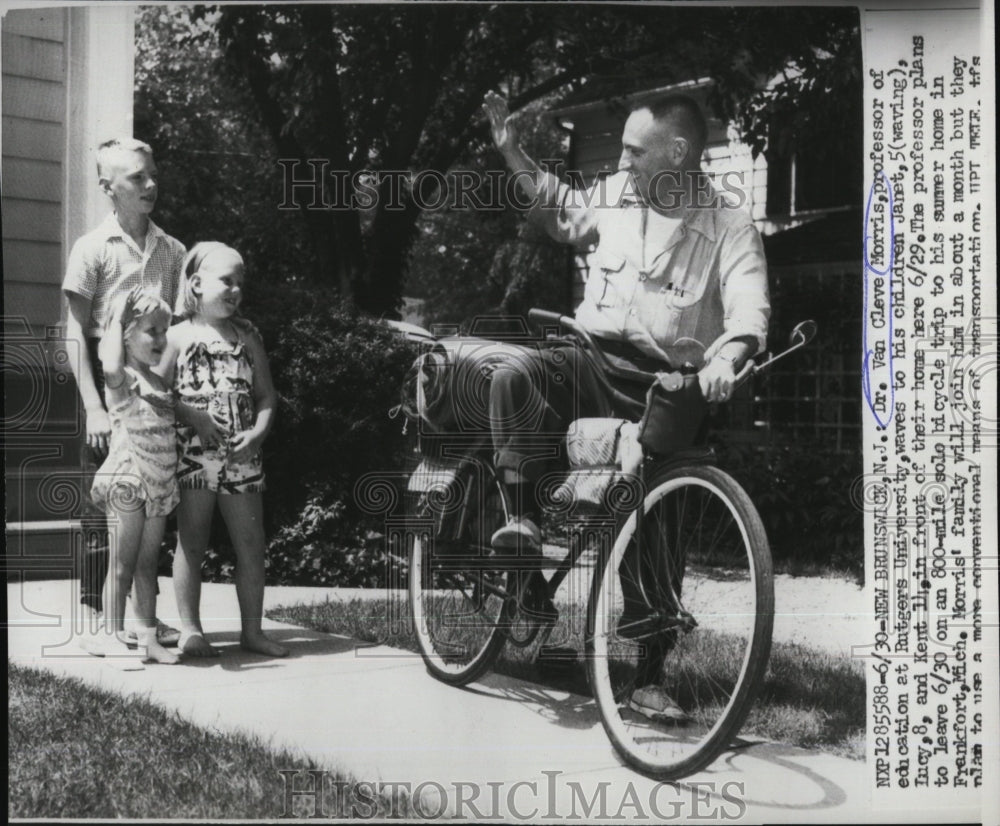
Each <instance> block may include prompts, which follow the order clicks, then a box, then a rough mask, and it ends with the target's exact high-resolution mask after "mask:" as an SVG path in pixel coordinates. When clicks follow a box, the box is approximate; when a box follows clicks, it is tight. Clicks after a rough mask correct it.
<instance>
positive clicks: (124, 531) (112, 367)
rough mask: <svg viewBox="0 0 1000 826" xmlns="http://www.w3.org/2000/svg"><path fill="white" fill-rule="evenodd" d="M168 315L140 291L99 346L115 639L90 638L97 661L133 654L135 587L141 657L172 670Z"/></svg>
mask: <svg viewBox="0 0 1000 826" xmlns="http://www.w3.org/2000/svg"><path fill="white" fill-rule="evenodd" d="M169 326H170V308H169V307H168V306H167V305H166V303H165V302H164V301H163V300H162V299H161V298H160V297H159V296H157V295H155V294H153V293H150V292H143V291H142V290H141V288H138V287H137V288H136V289H134V290H132V291H131V292H129V293H127V294H124V295H122V296H119V298H117V299H116V300H115V302H114V304H113V306H112V310H111V313H110V315H109V317H108V322H107V326H106V328H105V331H104V334H103V336H102V338H101V344H100V351H99V353H100V359H101V364H102V366H103V369H104V387H105V389H104V394H105V400H106V403H107V407H108V416H109V418H110V420H111V443H110V447H109V450H108V456H107V458H106V459H105V460H104V464H102V465H101V468H100V470H98V471H97V474H96V476H95V478H94V484H93V487H92V489H91V496H92V497H93V499H94V502H95V503H96V504H97V505H99V506H103V507H105V508H106V510H107V514H108V524H109V526H110V527H111V531H110V542H109V564H108V574H107V577H106V579H105V581H104V594H103V596H102V600H103V605H104V623H105V627H106V630H107V631H109V632H111V633H109V634H100V633H99V634H96V635H93V636H90V637H85V638H84V640H83V641H82V642H83V647H84V648H85V649H86V650H87V651H89V652H90V653H91V654H95V655H97V656H108V655H116V654H128V648H127V647H126V641H125V639H124V638H123V634H124V618H125V598H126V596H127V595H128V593H129V590H130V589H131V588H132V585H133V579H134V582H135V615H136V620H137V623H138V640H139V655H140V656H141V657H142V658H143V659H144V660H145V661H146V662H158V663H167V664H174V663H176V662H177V656H176V655H175V654H172V653H170V652H169V651H167V650H166V649H165V648H164V647H163V646H161V645H160V643H159V642H158V641H157V638H156V619H155V617H156V565H157V559H158V557H159V553H160V543H161V542H162V540H163V531H164V528H165V526H166V521H167V514H169V513H170V511H172V510H173V509H174V508H175V507H176V506H177V502H178V499H179V496H178V490H177V481H176V477H175V474H176V471H177V441H176V436H175V433H174V400H173V393H172V392H171V389H170V385H169V384H167V383H165V382H164V380H163V379H162V378H160V376H158V375H157V374H156V373H154V372H153V370H152V367H153V366H155V365H156V364H157V363H159V361H160V358H161V357H162V354H163V352H164V349H165V348H166V345H167V338H166V334H167V328H168V327H169Z"/></svg>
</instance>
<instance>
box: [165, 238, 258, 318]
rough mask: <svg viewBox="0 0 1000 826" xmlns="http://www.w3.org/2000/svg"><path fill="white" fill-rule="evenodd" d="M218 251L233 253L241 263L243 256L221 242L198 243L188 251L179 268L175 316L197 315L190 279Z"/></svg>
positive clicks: (189, 316) (196, 302)
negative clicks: (179, 284)
mask: <svg viewBox="0 0 1000 826" xmlns="http://www.w3.org/2000/svg"><path fill="white" fill-rule="evenodd" d="M220 250H229V251H230V252H232V253H235V254H236V256H237V257H238V258H239V259H240V260H241V261H242V260H243V256H242V255H240V254H239V252H237V251H236V250H234V249H233V248H232V247H231V246H229V245H228V244H223V243H222V242H221V241H199V242H198V243H197V244H195V245H194V246H193V247H191V249H190V250H189V251H188V254H187V257H185V259H184V264H183V266H182V267H181V289H180V296H179V301H178V304H179V305H180V306H179V308H178V312H177V315H179V316H181V317H182V318H191V316H193V315H197V313H198V310H199V307H200V303H199V299H198V296H196V295H195V294H194V285H193V284H192V279H193V277H194V276H195V275H196V274H197V273H198V270H200V269H201V265H202V264H203V263H204V261H205V259H206V258H207V257H208V256H209V255H210V254H212V253H213V252H219V251H220Z"/></svg>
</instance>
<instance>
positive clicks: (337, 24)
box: [147, 4, 861, 315]
mask: <svg viewBox="0 0 1000 826" xmlns="http://www.w3.org/2000/svg"><path fill="white" fill-rule="evenodd" d="M198 15H200V17H199V16H198ZM198 15H195V16H194V17H193V18H191V21H189V22H190V23H191V24H193V25H195V26H196V27H202V28H206V27H207V29H208V30H210V32H211V37H212V38H214V37H216V36H217V40H211V38H210V37H209V36H208V35H206V34H205V32H204V31H198V32H197V33H196V34H195V35H194V36H193V37H191V38H189V39H187V40H185V39H183V38H182V39H181V41H180V42H181V45H184V46H190V45H192V44H196V45H198V47H199V48H200V49H201V54H202V56H203V57H204V58H205V59H206V60H205V63H206V65H207V66H210V68H208V69H205V70H204V71H207V72H209V73H211V78H210V80H211V82H210V83H209V84H208V86H209V87H210V89H211V87H213V86H214V87H215V88H216V89H221V88H223V87H221V86H220V85H219V74H218V71H217V69H216V67H215V65H214V64H213V63H212V61H218V62H219V63H222V64H224V65H225V67H226V68H227V73H226V85H225V88H226V89H229V90H232V94H231V95H229V96H228V99H225V100H219V99H217V100H216V101H215V103H216V104H218V105H220V106H222V107H223V109H226V107H228V109H229V110H230V111H232V110H233V109H234V107H235V108H237V109H239V115H238V116H235V115H234V116H233V117H234V120H233V124H234V125H235V124H236V123H237V122H238V123H239V125H240V127H241V128H242V129H243V130H244V131H243V133H242V134H243V136H244V139H245V145H244V149H243V150H242V151H244V152H245V151H247V150H246V147H247V146H255V147H257V148H256V149H254V150H251V151H250V152H249V154H251V155H252V154H253V153H254V152H255V151H256V152H258V153H259V157H262V158H268V159H269V161H272V159H273V161H277V160H278V159H287V160H290V161H298V162H299V164H300V165H299V167H297V170H296V174H297V175H298V176H300V177H305V176H308V175H310V174H312V171H311V167H309V166H308V165H307V162H308V161H309V160H311V159H322V160H323V161H325V162H327V163H326V170H327V172H328V173H330V177H328V178H327V183H328V184H329V185H330V191H332V192H336V191H337V185H338V183H340V182H339V181H338V180H337V179H336V178H335V176H334V174H333V173H337V174H342V175H345V176H348V178H351V179H352V180H354V182H355V183H359V182H360V183H362V184H363V185H364V186H369V187H374V188H375V190H376V191H377V194H378V199H377V201H376V203H374V204H373V205H371V206H369V207H367V208H365V205H363V204H355V205H354V206H353V207H352V208H338V209H317V208H310V203H311V198H308V197H303V198H301V199H300V200H299V203H298V211H297V215H298V220H297V228H296V230H295V232H294V233H291V234H290V237H295V238H297V239H301V240H302V241H303V244H304V246H305V248H306V249H305V250H301V249H300V250H298V254H297V257H298V260H299V261H300V262H301V265H302V267H306V268H307V269H308V271H309V273H310V275H312V276H313V277H314V278H315V279H317V280H319V281H322V282H325V283H328V284H330V285H332V286H334V287H335V288H336V289H337V290H338V291H339V294H340V295H341V296H342V297H343V298H344V299H345V300H347V301H349V302H350V303H352V304H354V305H355V306H357V307H359V308H361V309H363V310H365V311H367V312H370V313H373V314H376V315H391V314H393V313H395V311H396V308H397V306H398V304H399V300H400V296H401V294H402V291H403V287H404V284H405V283H406V276H407V272H408V269H409V268H410V264H411V262H412V255H411V254H412V252H413V250H414V249H415V248H421V246H422V245H423V247H424V249H425V250H426V248H427V246H428V244H430V247H429V248H430V249H432V250H436V249H440V248H441V247H444V248H445V250H449V249H457V250H459V252H461V251H462V250H463V244H461V243H459V244H456V243H449V242H443V243H439V242H438V241H439V239H438V238H436V237H435V236H436V235H437V234H442V235H445V236H446V235H449V234H451V236H452V241H454V240H455V238H456V237H457V238H461V237H463V235H462V234H463V233H464V234H465V235H464V237H465V238H466V241H468V240H469V239H468V235H467V233H468V232H470V231H471V232H473V233H474V236H477V238H478V239H483V240H488V241H489V243H490V244H494V247H493V249H487V245H486V244H479V246H478V247H476V248H475V249H474V250H471V248H472V247H473V246H475V245H474V244H471V243H466V244H464V247H465V248H466V249H470V250H471V251H472V252H474V253H475V255H474V256H473V257H474V258H475V265H476V267H477V271H476V273H475V275H476V276H477V277H479V278H482V279H483V283H484V289H483V290H480V291H479V298H489V299H491V300H493V299H497V298H499V300H500V302H502V301H503V297H504V295H506V294H508V292H509V290H508V287H509V286H510V284H509V283H507V284H502V285H501V284H495V283H492V282H490V281H489V279H488V277H487V273H489V272H490V271H492V272H493V274H494V276H498V275H499V273H500V272H501V271H502V270H503V262H504V255H503V254H501V255H500V257H499V258H498V259H496V260H494V258H495V257H496V256H495V252H496V246H498V245H499V244H500V243H501V239H502V238H505V239H506V243H507V244H509V243H510V239H511V238H513V237H515V236H517V234H518V230H517V228H516V219H517V216H514V218H510V217H509V216H508V217H506V218H498V217H496V216H469V215H449V214H448V211H445V212H442V213H441V214H438V215H434V216H431V215H427V214H424V213H422V212H421V210H420V208H419V205H418V204H417V203H416V201H415V200H414V198H413V197H411V192H410V191H409V189H408V187H407V185H406V184H405V182H404V183H403V184H402V185H401V186H400V179H399V178H398V177H394V176H392V175H387V174H386V173H392V172H396V171H399V172H403V171H406V172H409V173H415V172H418V171H421V170H422V171H425V172H431V173H433V174H434V175H445V174H447V173H448V172H449V170H453V169H454V168H455V167H456V165H465V166H466V167H468V168H479V169H485V168H487V167H488V166H494V165H497V163H498V159H497V158H496V156H495V155H494V154H493V153H492V148H491V146H490V144H489V137H488V133H487V130H486V128H485V124H484V122H483V120H482V119H481V118H480V115H479V112H480V104H481V101H482V97H483V95H484V94H485V92H486V91H487V90H489V89H491V88H497V89H500V90H502V91H504V92H505V93H506V94H508V96H509V97H510V99H511V102H512V105H513V106H514V107H515V108H517V109H522V110H524V109H529V110H531V111H533V112H536V113H537V112H538V111H541V110H543V109H545V108H547V107H548V106H550V105H551V104H552V103H553V102H555V101H556V100H558V99H559V98H560V97H561V96H565V95H566V94H573V93H575V94H579V93H580V92H581V90H586V92H587V94H593V95H594V96H598V95H600V94H601V93H602V89H606V90H608V94H621V93H623V92H625V91H628V90H629V89H630V88H631V89H637V88H639V87H640V86H641V85H642V84H648V83H649V81H650V79H651V78H658V79H661V80H662V81H663V82H664V83H669V82H677V81H682V80H687V79H690V78H691V77H692V76H710V77H713V78H714V79H715V81H716V85H715V98H714V101H713V103H714V105H715V106H716V108H717V109H718V111H719V113H720V114H721V115H723V116H725V117H727V118H734V119H735V121H736V122H737V123H738V124H739V125H740V127H741V129H742V130H743V132H744V137H745V139H746V140H747V142H748V143H750V145H751V146H752V147H753V148H754V149H755V151H760V150H761V149H762V148H763V147H764V146H765V145H766V140H767V138H766V135H767V130H768V125H769V123H770V120H771V118H772V116H773V114H774V113H775V112H776V111H778V110H782V111H788V112H792V113H796V117H795V118H793V122H792V126H791V129H792V130H793V132H795V134H793V135H792V136H791V137H792V138H793V139H796V138H797V139H812V138H814V137H817V135H816V134H815V133H816V132H817V131H819V130H817V129H815V128H813V124H814V123H815V119H814V118H810V117H808V116H807V115H806V114H803V115H798V114H797V113H799V112H802V113H809V112H811V111H816V107H818V106H822V107H823V110H822V111H824V112H827V113H829V112H830V111H831V109H833V110H842V111H848V110H850V111H852V112H853V111H854V110H857V111H858V112H860V88H861V87H860V77H859V76H858V69H859V66H860V61H859V60H858V59H857V58H858V57H859V52H860V49H859V46H858V31H857V13H856V11H854V10H852V9H816V8H808V9H783V8H763V9H740V8H729V9H723V8H692V7H685V8H682V9H678V8H676V7H668V6H618V5H606V6H605V5H598V6H593V5H579V6H578V5H575V4H527V5H520V4H519V5H504V4H496V5H484V4H447V5H444V4H413V5H409V4H386V5H383V4H377V5H347V4H332V5H319V4H315V5H293V4H271V5H262V6H223V7H221V9H220V10H219V11H208V12H206V11H204V10H203V11H201V12H199V13H198ZM176 36H177V35H175V37H176ZM667 44H668V45H669V47H667ZM169 45H170V43H169V41H168V42H167V46H168V47H169ZM789 67H792V74H791V75H789V76H788V78H787V79H786V80H785V81H783V82H779V83H772V84H771V85H770V87H768V85H767V84H768V81H770V80H772V79H774V78H776V77H778V76H779V75H780V73H781V72H782V71H783V70H784V71H787V70H788V69H789ZM202 71H203V70H202V69H198V70H197V71H194V72H193V75H194V76H195V77H201V76H202V75H201V73H202ZM152 74H153V72H152V71H151V72H150V74H149V75H148V76H147V77H149V78H150V79H152ZM215 94H216V96H217V97H222V95H221V94H220V92H216V93H215ZM245 104H249V107H250V108H249V109H248V108H246V106H245ZM796 107H798V108H796ZM250 113H252V119H253V120H255V121H256V122H257V123H259V124H260V125H261V126H263V134H251V133H250V132H248V131H247V130H246V126H247V123H246V122H245V121H244V119H245V118H246V117H247V115H248V114H250ZM858 117H859V116H858ZM843 120H844V119H843V118H842V117H841V118H838V119H837V122H843ZM226 123H228V121H226V119H222V121H221V122H219V123H218V124H216V125H218V126H220V127H221V126H224V125H226ZM824 126H825V124H824ZM845 131H846V132H847V133H848V135H849V136H850V137H851V138H853V137H854V136H855V133H856V132H857V131H858V130H850V129H848V130H845ZM543 132H545V129H541V128H540V129H539V136H540V137H542V133H543ZM818 137H820V138H822V139H824V140H826V141H828V142H829V141H830V140H836V139H837V138H838V137H842V136H837V135H834V136H831V135H829V133H826V135H825V136H824V135H823V134H822V133H821V134H820V135H819V136H818ZM265 139H266V140H265ZM265 142H266V143H267V144H269V146H267V147H264V146H263V144H264V143H265ZM544 142H545V148H544V149H542V151H540V152H537V154H540V155H542V156H549V157H551V156H553V155H554V154H556V155H557V154H558V153H557V152H556V151H555V150H557V149H558V143H559V138H558V136H556V137H555V138H554V139H553V138H552V137H551V135H549V136H548V137H546V138H545V141H544ZM366 172H370V173H382V178H381V180H376V179H375V178H374V177H372V176H370V175H369V176H365V175H364V173H366ZM261 175H262V177H268V176H269V180H270V181H271V186H272V189H271V190H270V193H269V197H270V198H271V201H270V203H273V202H274V199H275V198H277V199H279V200H280V199H282V198H283V197H284V195H283V194H282V193H281V192H280V191H279V192H277V193H276V192H275V190H274V188H273V187H274V182H275V177H276V176H277V178H278V182H279V187H280V176H281V170H280V168H279V167H276V166H274V165H273V163H272V165H271V166H270V168H269V169H267V170H266V173H261ZM434 180H440V179H439V178H435V179H434ZM393 186H397V187H399V192H398V195H397V197H391V196H393V192H392V187H393ZM430 189H431V190H433V180H432V186H431V187H430ZM341 194H344V193H343V187H341ZM424 195H425V196H426V197H433V195H434V193H433V191H426V190H425V191H424ZM248 206H249V207H251V208H252V207H254V206H256V204H255V203H254V202H253V201H250V202H249V203H241V204H240V207H241V210H240V211H241V213H242V214H246V213H248V212H249V211H250V210H248V209H247V207H248ZM395 207H398V208H395ZM275 212H276V210H269V211H265V214H267V215H268V216H269V218H270V219H271V220H273V217H271V216H273V215H274V214H275ZM287 217H289V215H288V214H285V213H283V214H282V215H281V216H280V220H281V221H282V223H283V225H286V224H285V223H284V222H285V219H286V218H287ZM504 221H507V222H508V223H506V224H504V223H502V222H504ZM512 221H513V223H511V222H512ZM498 222H500V223H498ZM501 230H503V232H501ZM261 231H262V235H261V237H262V238H263V237H268V236H270V235H272V234H273V231H272V229H271V228H270V227H268V226H264V227H261ZM505 233H506V234H505ZM279 247H280V245H279ZM508 252H511V251H510V250H508ZM425 254H426V252H425ZM441 255H444V259H442V261H443V263H444V262H445V261H447V256H446V255H445V254H443V253H442V254H441ZM466 257H468V256H466ZM523 257H524V251H523V250H522V251H521V252H520V253H519V254H517V255H514V254H509V255H507V256H506V258H507V259H508V260H516V259H519V258H523ZM519 266H520V265H519ZM539 266H545V265H543V264H539ZM416 269H418V270H419V269H421V267H420V265H419V264H418V266H417V267H416ZM423 269H424V271H425V274H426V269H427V268H426V267H423ZM300 274H301V268H300ZM462 277H468V276H467V274H466V273H456V278H458V279H461V278H462ZM475 292H476V291H475V290H472V291H471V292H470V293H469V295H468V297H469V298H470V299H471V298H473V295H472V293H475ZM516 293H517V291H516V290H515V291H514V294H513V298H516ZM508 298H511V296H508ZM474 303H475V302H472V303H470V304H469V308H471V307H472V304H474ZM508 303H512V302H511V301H508ZM514 303H516V302H514Z"/></svg>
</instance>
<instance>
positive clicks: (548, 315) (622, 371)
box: [528, 309, 818, 387]
mask: <svg viewBox="0 0 1000 826" xmlns="http://www.w3.org/2000/svg"><path fill="white" fill-rule="evenodd" d="M528 319H529V320H530V321H532V322H534V323H535V324H537V325H539V326H544V325H550V326H555V327H558V328H562V329H566V330H568V331H569V332H571V333H572V334H573V335H575V336H577V337H578V338H579V339H580V340H581V341H582V342H583V344H584V346H585V347H586V349H587V350H588V351H589V352H590V353H591V355H592V356H593V357H594V360H595V361H597V363H598V365H599V367H600V368H601V370H602V371H604V372H606V373H608V374H611V375H613V376H617V377H619V378H622V379H626V380H630V381H638V382H644V383H652V382H656V381H659V377H660V376H659V374H657V373H647V372H645V371H644V370H635V369H629V368H625V367H619V366H618V365H616V364H613V363H612V362H611V360H610V359H609V358H608V357H607V355H606V354H605V353H604V351H603V350H602V349H601V347H600V345H599V344H597V342H596V341H594V337H593V336H592V335H591V334H590V333H589V332H587V330H585V329H584V328H583V327H582V326H581V325H580V324H579V323H578V322H577V320H576V319H575V318H571V317H569V316H565V315H561V314H560V313H553V312H551V311H549V310H538V309H532V310H528ZM817 329H818V328H817V326H816V322H815V321H813V320H811V319H810V320H807V321H800V322H799V323H798V324H796V325H795V327H794V329H793V330H792V332H791V334H790V335H789V346H788V348H787V349H786V350H784V351H783V352H781V353H778V354H777V355H770V354H769V355H768V358H767V360H766V361H764V362H763V363H761V364H757V363H756V362H754V361H753V359H748V360H747V362H746V364H744V365H743V367H742V368H741V369H740V372H739V373H737V374H736V378H735V380H734V382H733V387H739V386H740V385H742V384H743V383H744V382H745V381H747V380H748V379H749V378H750V377H751V376H755V375H757V373H760V372H761V371H763V370H766V369H768V368H769V367H770V366H771V365H772V364H774V363H775V362H776V361H778V359H782V358H784V357H785V356H787V355H789V354H790V353H794V352H795V351H796V350H799V349H801V348H802V347H805V346H806V345H807V344H808V343H809V342H810V341H812V340H813V338H815V337H816V332H817ZM665 372H666V371H665Z"/></svg>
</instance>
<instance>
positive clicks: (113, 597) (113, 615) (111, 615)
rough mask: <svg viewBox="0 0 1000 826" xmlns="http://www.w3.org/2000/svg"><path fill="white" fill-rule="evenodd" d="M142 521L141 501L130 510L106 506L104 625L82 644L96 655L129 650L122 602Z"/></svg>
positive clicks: (134, 561)
mask: <svg viewBox="0 0 1000 826" xmlns="http://www.w3.org/2000/svg"><path fill="white" fill-rule="evenodd" d="M145 523H146V516H145V513H144V512H143V503H142V502H141V501H140V502H137V503H136V507H131V508H129V509H121V510H117V509H115V508H113V507H109V508H108V573H107V576H106V577H105V579H104V592H103V594H102V597H101V599H102V602H103V605H104V626H103V627H102V628H100V629H99V630H98V633H97V634H95V635H93V636H90V637H88V638H85V639H84V640H83V643H82V644H83V647H84V649H85V650H86V651H88V652H89V653H91V654H94V655H96V656H101V657H103V656H110V655H128V654H129V653H130V652H129V649H128V647H127V646H126V645H125V640H124V633H123V632H124V628H125V626H124V620H125V601H126V597H127V596H128V592H129V590H130V589H131V587H132V578H133V576H134V574H135V566H136V560H137V559H138V556H139V545H140V543H141V541H142V533H143V529H144V526H145Z"/></svg>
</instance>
